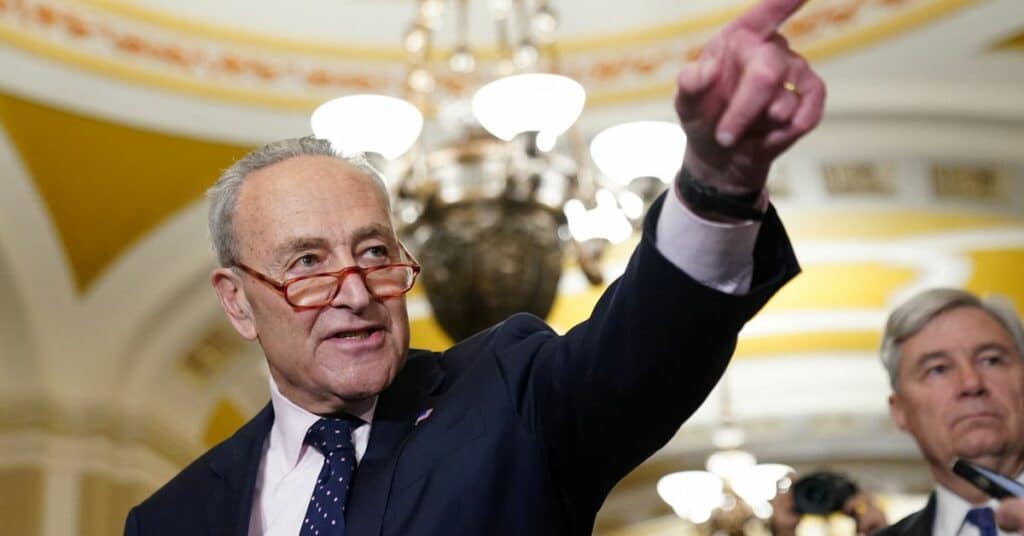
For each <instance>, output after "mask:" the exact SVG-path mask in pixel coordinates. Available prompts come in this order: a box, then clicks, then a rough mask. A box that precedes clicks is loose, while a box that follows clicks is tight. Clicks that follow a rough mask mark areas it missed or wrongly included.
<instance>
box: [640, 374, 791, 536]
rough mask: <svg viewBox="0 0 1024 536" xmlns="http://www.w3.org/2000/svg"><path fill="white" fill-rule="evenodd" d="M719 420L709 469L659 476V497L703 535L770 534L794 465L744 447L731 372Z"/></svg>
mask: <svg viewBox="0 0 1024 536" xmlns="http://www.w3.org/2000/svg"><path fill="white" fill-rule="evenodd" d="M718 394H719V421H718V424H717V426H716V427H715V429H714V430H713V431H712V435H711V443H712V445H713V446H714V447H715V451H714V452H713V453H711V455H710V456H708V458H707V460H706V461H705V464H704V465H705V469H706V470H704V471H680V472H677V473H671V474H668V475H665V476H663V477H661V479H659V480H658V484H657V491H658V495H659V496H660V497H661V498H662V500H664V501H665V502H666V503H668V505H669V506H671V507H672V510H673V511H674V512H675V514H676V515H677V516H679V517H680V518H682V519H683V520H684V521H686V522H688V523H689V524H690V525H691V526H692V527H693V528H694V530H695V532H696V533H698V534H709V535H722V536H755V535H762V534H763V535H768V534H771V531H770V530H769V522H768V520H769V518H770V517H771V515H772V506H771V501H772V499H774V498H775V496H776V495H778V494H779V493H781V492H785V491H787V490H788V489H789V488H790V486H791V485H792V481H791V479H790V475H792V474H793V472H794V471H793V468H792V467H790V466H788V465H782V464H777V463H757V459H756V458H755V457H754V455H753V454H751V453H749V452H747V451H745V450H742V449H741V448H740V447H741V446H742V445H743V442H744V439H745V434H744V432H743V429H742V428H740V427H739V426H738V425H737V424H736V422H735V419H734V418H733V416H732V407H731V396H730V388H729V382H728V374H727V375H726V376H724V377H723V378H722V380H721V381H720V382H719V387H718Z"/></svg>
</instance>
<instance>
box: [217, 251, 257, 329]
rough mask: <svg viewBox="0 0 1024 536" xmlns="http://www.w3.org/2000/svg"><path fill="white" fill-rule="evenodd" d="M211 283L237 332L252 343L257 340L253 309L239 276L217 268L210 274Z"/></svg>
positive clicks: (229, 270)
mask: <svg viewBox="0 0 1024 536" xmlns="http://www.w3.org/2000/svg"><path fill="white" fill-rule="evenodd" d="M210 282H211V283H212V284H213V290H214V292H216V293H217V300H218V301H219V302H220V307H221V309H224V313H226V314H227V315H228V320H229V321H230V322H231V325H232V326H233V327H234V328H235V331H237V332H238V334H239V335H241V336H242V337H245V338H246V339H249V340H250V341H251V340H255V339H256V336H257V333H256V323H255V322H254V320H253V317H252V307H251V306H250V305H249V299H248V298H247V297H246V295H245V289H244V288H242V280H241V279H240V278H239V277H238V274H237V273H235V272H234V270H232V269H230V268H217V269H215V270H214V271H213V273H211V274H210Z"/></svg>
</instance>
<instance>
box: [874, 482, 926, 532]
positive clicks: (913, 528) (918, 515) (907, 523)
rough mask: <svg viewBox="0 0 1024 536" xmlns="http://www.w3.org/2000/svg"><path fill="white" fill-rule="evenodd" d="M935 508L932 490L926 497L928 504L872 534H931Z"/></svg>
mask: <svg viewBox="0 0 1024 536" xmlns="http://www.w3.org/2000/svg"><path fill="white" fill-rule="evenodd" d="M935 509H936V502H935V493H934V492H932V494H931V495H930V496H929V497H928V504H926V505H925V507H924V508H922V509H920V510H918V511H916V512H914V513H913V514H910V515H908V516H907V517H905V518H903V519H901V520H899V521H898V522H896V523H894V524H892V525H890V526H888V527H885V528H884V529H880V530H878V531H876V532H874V533H873V534H872V536H932V530H933V525H935Z"/></svg>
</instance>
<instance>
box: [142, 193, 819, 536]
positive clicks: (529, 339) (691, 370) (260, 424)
mask: <svg viewBox="0 0 1024 536" xmlns="http://www.w3.org/2000/svg"><path fill="white" fill-rule="evenodd" d="M660 208H661V202H660V201H659V202H658V203H656V204H655V206H654V207H652V209H651V211H650V212H651V214H649V216H648V220H647V223H646V229H645V233H644V238H643V239H642V241H641V244H640V245H639V246H638V247H637V250H636V251H635V252H634V254H633V256H632V258H631V259H630V263H629V266H628V268H627V269H626V271H625V274H624V275H623V276H622V277H621V278H619V279H618V280H617V281H616V282H614V283H613V284H612V285H611V286H610V287H609V288H608V290H607V291H606V292H605V293H604V295H603V296H602V298H601V300H600V302H599V303H598V305H597V306H596V307H595V310H594V312H593V313H592V315H591V317H590V318H589V319H588V320H587V321H585V322H583V323H581V324H580V325H578V326H576V327H574V328H573V329H572V330H570V331H569V332H568V333H566V334H565V335H564V336H561V337H559V336H558V335H556V334H555V333H554V332H553V331H551V329H550V328H549V327H548V326H547V325H546V324H544V323H543V322H542V321H541V320H540V319H538V318H536V317H533V316H529V315H516V316H513V317H511V318H509V319H508V320H506V321H505V322H503V323H501V324H499V325H497V326H495V327H493V328H491V329H489V330H486V331H484V332H481V333H480V334H478V335H476V336H474V337H471V338H470V339H467V340H466V341H463V342H461V343H459V344H456V345H455V346H453V347H452V348H450V349H449V350H448V351H446V352H444V353H433V352H427V351H421V350H413V351H410V353H409V358H408V361H407V363H406V365H405V367H404V368H403V370H402V371H401V373H400V374H399V375H398V377H397V378H396V380H395V382H394V383H393V384H392V385H391V386H390V387H388V389H386V390H385V391H384V392H383V393H381V395H380V398H379V399H378V404H377V409H376V413H375V415H374V420H373V428H372V430H371V432H370V440H369V445H368V448H367V451H366V454H365V456H364V457H363V459H362V460H361V462H360V464H359V467H358V468H357V469H356V475H355V479H354V481H353V487H352V491H351V492H350V493H351V495H350V497H349V503H348V514H347V518H346V519H347V524H348V527H349V529H348V530H349V531H348V534H349V535H350V536H363V535H379V534H384V535H405V536H410V535H442V534H443V535H462V534H465V535H484V534H487V535H498V534H509V535H566V534H573V535H575V534H590V532H591V531H592V528H593V522H594V516H595V514H596V513H597V511H598V509H599V508H600V506H601V503H602V502H603V501H604V499H605V496H606V495H607V493H608V491H609V490H610V489H611V488H612V486H613V485H615V483H616V482H617V481H618V480H619V479H621V478H622V477H623V476H625V475H626V474H627V473H628V472H629V471H630V470H632V469H633V468H634V467H636V466H637V465H639V464H640V463H641V462H642V461H643V460H644V459H646V458H647V457H649V456H650V455H651V454H653V453H654V452H655V451H656V450H657V449H659V448H660V447H661V446H662V445H664V444H665V443H666V442H667V441H668V440H669V439H670V438H671V437H672V435H673V434H674V433H675V432H676V430H677V429H678V428H679V426H680V425H681V424H682V423H683V421H684V420H685V419H686V418H687V417H688V416H690V415H691V414H692V413H693V412H694V411H695V410H696V409H697V407H698V406H700V404H701V403H702V402H703V400H704V399H705V397H706V396H707V395H708V393H709V392H710V391H711V388H712V387H713V386H714V385H715V383H716V382H717V381H718V379H719V377H720V376H721V374H722V372H723V370H724V369H725V366H726V364H727V363H728V360H729V357H730V355H731V354H732V351H733V349H734V347H735V342H736V334H737V333H738V332H739V330H740V328H741V327H742V326H743V324H744V323H745V322H746V321H747V320H748V319H749V318H750V317H751V316H752V315H753V314H754V313H755V312H756V311H757V310H758V309H759V308H760V307H761V306H762V305H763V304H764V303H765V302H766V301H767V300H768V298H769V297H770V296H771V295H772V294H773V293H774V292H775V291H776V290H777V289H778V288H779V287H780V286H781V285H782V284H783V283H784V282H785V281H787V280H788V279H789V278H791V277H792V276H793V275H795V274H796V273H797V271H798V270H799V268H798V266H797V264H796V260H795V258H794V257H793V253H792V249H791V247H790V244H789V242H788V240H787V238H786V236H785V233H784V231H783V230H782V226H781V223H780V222H779V221H778V218H777V216H776V215H775V213H774V211H772V212H771V214H770V215H769V217H768V218H767V220H766V222H765V224H764V225H763V227H762V230H761V232H760V234H759V237H758V242H757V245H756V247H755V273H754V282H753V285H752V289H751V291H750V292H749V294H747V295H745V296H733V295H727V294H723V293H721V292H718V291H716V290H713V289H710V288H708V287H705V286H703V285H701V284H699V283H697V282H695V281H693V280H692V279H690V278H689V277H687V276H686V275H685V274H683V273H681V272H680V271H679V270H678V269H677V268H676V267H675V266H674V265H672V264H671V263H669V262H668V261H667V260H666V259H665V258H664V257H662V256H661V254H660V253H659V252H658V251H657V250H656V249H655V247H654V227H655V225H654V222H655V221H656V218H657V214H658V213H659V212H660ZM427 408H432V409H433V412H432V414H431V416H430V417H429V418H428V419H426V420H424V421H422V422H420V423H419V424H416V423H415V421H416V417H417V415H419V414H420V413H421V412H422V411H423V410H425V409H427ZM273 419H274V417H273V411H272V409H271V407H270V406H269V405H268V406H267V407H266V408H264V409H263V411H261V412H260V413H259V414H258V415H257V416H256V417H255V418H254V419H253V420H252V421H250V422H249V423H248V424H246V425H245V426H244V427H243V428H241V429H240V430H239V431H238V432H237V433H236V434H235V435H234V436H232V437H231V438H229V439H227V440H226V441H225V442H223V443H221V444H220V445H218V446H216V447H214V448H213V449H211V450H210V451H209V452H207V453H206V454H204V455H203V456H202V457H201V458H199V459H198V460H197V461H195V462H194V463H193V464H191V465H190V466H189V467H188V468H186V469H185V470H184V471H182V472H181V473H180V474H179V475H178V476H176V477H175V478H174V479H173V480H171V481H170V482H169V483H168V484H167V485H165V486H164V487H163V488H162V489H160V490H159V491H157V492H156V493H155V494H154V495H153V496H152V497H150V498H149V499H147V500H146V501H145V502H143V503H142V504H140V505H138V506H136V507H135V508H134V509H132V511H131V512H130V514H129V515H128V520H127V525H126V528H125V534H128V535H136V534H145V535H150V534H160V535H162V534H167V535H171V534H173V535H185V534H187V535H204V534H208V535H242V534H245V533H246V531H247V527H248V524H249V515H250V510H251V508H252V503H253V486H254V483H255V478H256V473H257V466H258V465H259V462H260V456H261V454H262V449H263V444H264V440H265V439H266V437H267V434H268V433H269V431H270V428H271V425H272V424H273Z"/></svg>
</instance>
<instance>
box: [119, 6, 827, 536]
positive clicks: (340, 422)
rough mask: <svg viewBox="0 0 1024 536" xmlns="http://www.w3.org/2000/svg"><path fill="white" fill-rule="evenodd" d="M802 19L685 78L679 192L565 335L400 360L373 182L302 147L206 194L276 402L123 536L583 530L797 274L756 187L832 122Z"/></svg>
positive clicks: (509, 338) (396, 310)
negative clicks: (792, 32) (787, 35)
mask: <svg viewBox="0 0 1024 536" xmlns="http://www.w3.org/2000/svg"><path fill="white" fill-rule="evenodd" d="M801 3H802V0H764V1H762V2H760V3H759V4H757V5H755V6H754V7H753V8H752V9H751V10H750V11H749V12H748V13H746V14H744V15H742V16H741V17H740V18H738V19H737V20H735V21H733V22H732V23H731V24H729V25H728V26H727V27H726V28H725V29H724V30H723V31H722V32H721V33H720V34H719V35H718V36H716V37H715V38H714V39H713V40H712V41H711V42H710V43H709V44H708V46H707V47H706V48H705V50H704V52H703V54H702V57H701V58H700V60H699V61H698V62H696V63H694V64H691V65H687V66H686V67H684V69H683V70H682V72H681V73H680V75H679V79H678V92H677V96H676V110H677V112H678V115H679V118H680V120H681V121H682V124H683V127H684V129H685V130H686V131H687V133H688V137H689V142H688V146H687V154H686V158H685V161H684V164H683V169H682V171H681V172H680V174H679V178H678V180H677V183H676V187H675V188H674V189H673V190H672V191H670V192H669V193H668V194H667V195H666V196H663V197H662V198H661V199H659V200H658V201H657V202H656V203H655V205H654V206H653V207H652V209H651V210H650V213H649V214H648V217H647V221H646V224H645V229H644V233H643V238H642V240H641V243H640V245H639V246H638V247H637V249H636V251H635V252H634V254H633V256H632V258H631V260H630V263H629V266H628V268H627V269H626V271H625V273H624V275H623V276H622V277H621V278H619V279H618V280H617V281H616V282H614V283H613V284H612V285H611V286H610V287H609V288H608V290H607V291H606V292H605V293H604V295H603V297H602V298H601V300H600V302H599V304H598V305H597V306H596V307H595V309H594V311H593V313H592V314H591V316H590V318H589V319H587V320H586V321H584V322H582V323H581V324H579V325H577V326H576V327H574V328H573V329H572V330H570V331H569V332H568V333H566V334H565V335H563V336H559V335H556V334H555V333H554V332H553V331H552V330H551V329H550V328H549V327H548V326H547V325H545V324H544V323H543V322H542V321H541V320H539V319H537V318H534V317H531V316H528V315H517V316H513V317H511V318H509V319H508V320H506V321H505V322H502V323H501V324H499V325H497V326H494V327H493V328H491V329H489V330H486V331H484V332H482V333H480V334H478V335H476V336H474V337H472V338H470V339H468V340H466V341H464V342H461V343H459V344H457V345H455V346H454V347H452V348H451V349H449V350H448V351H446V352H443V353H434V352H426V351H420V350H409V349H408V343H409V333H408V329H409V325H408V319H407V315H406V309H405V301H404V297H403V296H404V293H405V292H406V291H408V289H409V288H410V287H411V286H412V284H413V281H414V279H415V274H416V273H417V271H418V266H415V264H414V262H413V261H412V260H411V259H410V258H409V257H408V255H407V254H406V253H405V252H404V250H403V249H402V247H401V246H400V244H399V243H398V240H397V238H396V237H395V233H394V230H393V228H392V225H391V220H390V211H389V208H388V201H387V193H386V191H385V190H384V189H383V186H382V184H381V182H380V181H379V179H378V177H377V176H376V173H375V172H374V171H373V170H372V169H371V168H369V167H367V166H365V165H364V164H363V163H362V162H360V161H357V160H351V159H342V158H338V157H337V156H335V155H334V154H333V153H332V152H331V150H330V147H329V146H328V145H327V144H326V142H323V141H321V140H315V139H311V138H305V139H300V140H285V141H282V142H276V143H272V144H269V145H267V146H264V147H262V148H260V149H257V150H256V151H254V152H253V153H251V154H250V155H248V156H246V157H245V158H243V159H242V160H240V161H239V162H238V163H236V164H235V165H234V166H232V167H231V168H230V169H228V170H227V171H226V172H225V173H224V175H222V177H221V179H220V180H219V181H218V183H217V184H216V185H215V186H214V187H213V188H212V189H211V212H210V228H211V236H212V239H213V242H214V249H215V250H216V252H217V256H218V261H219V263H220V265H221V267H220V268H217V269H216V270H215V271H214V272H213V276H212V280H213V286H214V288H215V290H216V292H217V296H218V298H219V300H220V303H221V305H222V307H223V309H224V310H225V312H226V314H227V316H228V318H229V320H230V321H231V323H232V325H233V326H234V327H235V329H236V330H237V331H238V332H239V333H240V334H241V335H242V336H243V337H246V338H248V339H255V340H258V341H259V343H260V345H261V347H262V348H263V351H264V354H265V356H266V359H267V363H268V365H269V369H270V373H271V381H270V391H271V403H270V404H268V406H267V407H266V408H265V409H264V410H263V411H262V412H261V413H260V414H259V415H257V416H256V417H255V418H254V419H253V420H252V421H250V422H249V423H247V424H246V425H245V426H243V427H242V428H241V429H240V430H239V431H238V432H237V433H236V434H235V435H234V436H232V437H231V438H229V439H228V440H226V441H225V442H224V443H222V444H220V445H218V446H216V447H214V448H213V449H211V450H210V451H209V452H207V453H206V454H204V455H203V456H202V457H201V458H200V459H199V460H197V461H196V462H194V463H193V464H192V465H190V466H189V467H188V468H186V469H185V470H184V471H182V472H181V473H180V474H179V475H178V476H176V477H175V478H174V479H173V480H171V482H169V483H168V484H167V485H165V486H164V487H163V488H161V489H160V490H159V491H157V492H156V493H155V494H154V495H153V496H152V497H150V498H149V499H147V500H146V501H144V502H143V503H142V504H140V505H139V506H137V507H135V508H134V509H133V510H132V511H131V512H130V513H129V515H128V519H127V523H126V528H125V532H126V534H132V535H134V534H190V535H191V534H247V533H248V534H258V535H263V534H266V535H270V534H274V535H277V534H284V535H289V536H291V535H295V534H302V535H306V534H310V535H319V534H324V535H326V534H334V535H340V534H348V535H364V534H365V535H368V534H394V535H397V534H402V535H416V534H424V535H426V534H446V535H448V534H466V535H480V534H509V535H512V534H515V535H526V534H529V535H546V534H550V535H556V534H557V535H564V534H588V533H590V531H591V529H592V526H593V521H594V516H595V515H596V512H597V511H598V509H599V508H600V506H601V503H602V502H603V500H604V498H605V496H606V495H607V493H608V492H609V490H610V489H611V488H612V486H613V485H614V484H615V483H616V482H617V481H618V480H619V479H620V478H622V477H623V476H624V475H625V474H627V473H628V472H629V471H630V470H631V469H633V468H634V467H636V466H637V465H638V464H640V463H641V462H642V461H643V460H644V459H645V458H647V457H648V456H650V455H651V454H652V453H654V452H655V451H656V450H657V449H658V448H660V447H661V446H662V445H663V444H664V443H665V442H666V441H668V439H669V438H671V437H672V435H673V434H674V433H675V431H676V430H677V429H678V427H679V426H680V425H681V424H682V423H683V421H684V420H685V419H686V418H687V417H688V416H689V415H690V414H692V413H693V412H694V411H695V410H696V408H697V407H698V406H699V405H700V404H701V402H702V401H703V400H704V398H705V397H706V396H707V394H708V393H709V392H710V390H711V388H712V387H713V386H714V384H715V382H716V381H717V380H718V378H719V376H720V375H721V373H722V371H723V370H724V368H725V366H726V364H727V362H728V359H729V356H730V355H731V353H732V350H733V348H734V345H735V341H736V335H737V333H738V331H739V330H740V328H741V327H742V326H743V324H744V322H746V321H747V320H748V319H749V318H750V317H751V316H752V315H753V314H754V313H755V312H756V311H757V310H758V309H759V308H760V307H761V306H762V305H763V304H764V303H765V301H767V300H768V298H769V297H770V296H771V295H772V294H773V293H774V292H775V291H776V290H777V289H778V288H779V287H780V286H781V285H782V284H783V283H784V282H785V281H787V280H788V279H789V278H791V277H792V276H794V275H795V274H796V273H797V271H798V267H797V264H796V261H795V259H794V258H793V254H792V250H791V247H790V245H789V243H788V240H787V239H786V237H785V233H784V231H783V230H782V227H781V224H780V223H779V221H778V218H777V216H776V214H775V212H774V210H773V209H771V208H770V206H769V204H768V199H767V194H766V193H765V192H764V183H765V179H766V177H767V174H768V170H769V167H770V165H771V163H772V161H773V160H774V159H775V157H777V156H778V155H779V154H780V153H782V152H783V151H784V150H785V149H787V148H788V147H789V146H790V145H791V144H792V143H794V142H795V141H796V140H797V139H798V138H800V137H801V136H802V135H803V134H805V133H806V132H808V131H809V130H810V129H811V128H813V127H814V125H815V124H817V122H818V121H819V119H820V118H821V115H822V110H823V104H824V85H823V84H822V82H821V80H820V79H819V78H818V77H817V76H816V75H815V74H814V73H813V72H812V71H811V70H810V69H809V68H808V66H807V63H806V62H805V61H804V60H803V59H802V58H800V57H799V56H797V55H795V54H794V53H793V52H791V51H790V50H789V48H788V46H787V44H786V42H785V40H784V39H782V38H781V37H779V36H778V34H776V29H777V28H778V26H779V25H780V24H781V23H782V22H783V21H784V20H785V19H786V18H787V17H788V16H789V15H790V14H791V13H792V12H794V11H795V10H796V9H797V8H798V7H799V6H800V4H801ZM761 220H763V222H762V221H761Z"/></svg>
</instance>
